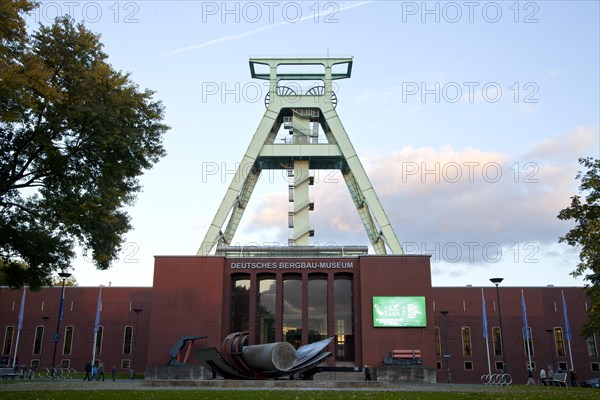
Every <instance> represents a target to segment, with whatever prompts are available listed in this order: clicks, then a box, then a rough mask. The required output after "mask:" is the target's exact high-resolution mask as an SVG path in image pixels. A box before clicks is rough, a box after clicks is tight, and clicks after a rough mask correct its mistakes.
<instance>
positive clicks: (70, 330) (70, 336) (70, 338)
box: [63, 325, 74, 368]
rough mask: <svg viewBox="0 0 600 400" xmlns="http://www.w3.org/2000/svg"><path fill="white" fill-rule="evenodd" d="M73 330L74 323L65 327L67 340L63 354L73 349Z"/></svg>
mask: <svg viewBox="0 0 600 400" xmlns="http://www.w3.org/2000/svg"><path fill="white" fill-rule="evenodd" d="M73 330H74V328H73V325H69V326H66V327H65V341H64V343H63V354H65V355H69V354H71V350H72V349H73ZM65 368H68V367H65Z"/></svg>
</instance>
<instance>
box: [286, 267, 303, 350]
mask: <svg viewBox="0 0 600 400" xmlns="http://www.w3.org/2000/svg"><path fill="white" fill-rule="evenodd" d="M283 341H284V342H288V343H291V344H292V345H293V346H294V347H295V348H298V347H300V346H301V345H302V279H301V276H300V275H288V276H284V277H283Z"/></svg>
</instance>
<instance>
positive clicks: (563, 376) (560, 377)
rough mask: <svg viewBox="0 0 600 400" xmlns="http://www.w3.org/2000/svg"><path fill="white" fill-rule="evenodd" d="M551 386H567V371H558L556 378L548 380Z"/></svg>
mask: <svg viewBox="0 0 600 400" xmlns="http://www.w3.org/2000/svg"><path fill="white" fill-rule="evenodd" d="M546 382H547V383H548V384H549V385H550V386H564V387H567V373H566V372H556V373H555V374H554V378H552V379H548V380H546Z"/></svg>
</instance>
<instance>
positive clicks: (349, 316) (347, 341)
mask: <svg viewBox="0 0 600 400" xmlns="http://www.w3.org/2000/svg"><path fill="white" fill-rule="evenodd" d="M352 279H353V277H352V275H349V274H336V275H335V277H334V281H333V314H334V316H333V318H334V321H335V325H334V326H335V328H334V329H335V359H336V360H337V361H354V358H355V357H354V305H353V303H352V293H353V290H354V289H353V283H352Z"/></svg>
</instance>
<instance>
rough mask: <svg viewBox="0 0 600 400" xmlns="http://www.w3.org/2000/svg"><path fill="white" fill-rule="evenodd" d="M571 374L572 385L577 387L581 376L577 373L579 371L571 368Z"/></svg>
mask: <svg viewBox="0 0 600 400" xmlns="http://www.w3.org/2000/svg"><path fill="white" fill-rule="evenodd" d="M569 375H570V377H571V386H573V387H577V385H578V384H579V383H578V382H577V381H578V379H579V376H578V375H577V372H575V370H574V369H573V368H571V369H570V370H569Z"/></svg>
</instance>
